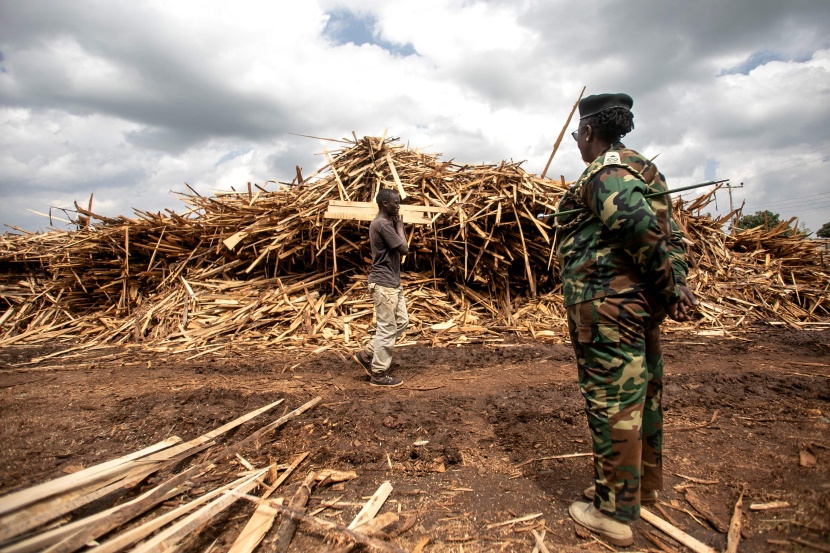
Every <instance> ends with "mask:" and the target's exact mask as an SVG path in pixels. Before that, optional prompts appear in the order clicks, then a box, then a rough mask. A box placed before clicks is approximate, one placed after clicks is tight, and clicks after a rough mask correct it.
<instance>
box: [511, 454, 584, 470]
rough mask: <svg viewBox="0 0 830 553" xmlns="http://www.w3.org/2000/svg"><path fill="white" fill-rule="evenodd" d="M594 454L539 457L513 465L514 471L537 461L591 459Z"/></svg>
mask: <svg viewBox="0 0 830 553" xmlns="http://www.w3.org/2000/svg"><path fill="white" fill-rule="evenodd" d="M591 455H593V453H568V454H567V455H553V456H551V457H537V458H536V459H529V460H527V461H525V462H523V463H519V464H518V465H513V468H514V469H517V468H519V467H523V466H525V465H529V464H530V463H535V462H536V461H549V460H551V459H571V458H574V457H590V456H591Z"/></svg>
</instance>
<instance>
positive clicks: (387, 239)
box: [369, 217, 404, 288]
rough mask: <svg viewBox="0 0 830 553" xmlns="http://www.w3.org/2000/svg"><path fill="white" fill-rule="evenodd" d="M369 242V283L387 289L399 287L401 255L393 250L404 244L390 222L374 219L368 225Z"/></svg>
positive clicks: (380, 218)
mask: <svg viewBox="0 0 830 553" xmlns="http://www.w3.org/2000/svg"><path fill="white" fill-rule="evenodd" d="M369 242H370V243H371V245H372V268H371V269H369V282H370V283H372V282H374V283H375V284H377V285H379V286H385V287H387V288H397V287H399V286H400V285H401V254H400V252H398V251H397V250H396V249H395V248H397V247H398V246H400V245H401V244H403V243H404V240H403V239H402V238H401V237H400V236H398V233H397V232H396V231H395V225H394V224H393V223H392V221H390V220H388V219H385V218H383V217H375V219H374V220H373V221H372V224H370V225H369Z"/></svg>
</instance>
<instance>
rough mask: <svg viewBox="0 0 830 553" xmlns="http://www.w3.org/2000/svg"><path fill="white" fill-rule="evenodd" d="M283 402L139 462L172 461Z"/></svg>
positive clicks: (275, 403)
mask: <svg viewBox="0 0 830 553" xmlns="http://www.w3.org/2000/svg"><path fill="white" fill-rule="evenodd" d="M283 401H285V399H284V398H282V399H278V400H277V401H275V402H273V403H271V404H269V405H266V406H265V407H260V408H259V409H256V410H254V411H251V412H250V413H247V414H245V415H242V416H241V417H239V418H236V419H234V420H232V421H230V422H228V423H226V424H223V425H222V426H220V427H219V428H216V429H214V430H211V431H210V432H208V433H206V434H202V435H201V436H199V437H198V438H194V439H192V440H190V441H187V442H185V443H183V444H180V445H178V446H176V447H171V448H170V449H168V450H167V451H164V452H163V453H162V454H160V455H152V456H149V457H147V458H145V459H142V460H141V461H142V462H148V463H152V462H157V461H167V460H168V459H172V458H173V457H175V456H177V455H180V454H182V453H185V452H187V451H189V450H191V449H193V448H196V447H199V446H201V445H203V444H206V443H208V442H209V441H211V440H212V439H214V438H216V437H217V436H221V435H222V434H224V433H226V432H228V431H229V430H233V429H234V428H236V427H237V426H240V425H241V424H244V423H246V422H248V421H249V420H251V419H253V418H256V417H258V416H259V415H261V414H262V413H264V412H266V411H268V410H270V409H273V408H274V407H276V406H277V405H279V404H280V403H282V402H283Z"/></svg>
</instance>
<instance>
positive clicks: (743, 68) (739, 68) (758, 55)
mask: <svg viewBox="0 0 830 553" xmlns="http://www.w3.org/2000/svg"><path fill="white" fill-rule="evenodd" d="M809 59H810V56H807V57H804V58H803V59H787V58H785V57H784V56H782V55H781V54H777V53H775V52H769V51H765V50H764V51H761V52H753V53H752V54H751V55H750V56H749V57H748V58H746V59H745V60H744V61H742V62H741V63H739V64H738V65H736V66H734V67H731V68H729V69H721V72H720V73H718V77H722V76H724V75H749V72H750V71H752V70H753V69H755V68H756V67H760V66H762V65H766V64H768V63H769V62H771V61H797V62H805V61H807V60H809Z"/></svg>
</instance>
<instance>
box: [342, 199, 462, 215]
mask: <svg viewBox="0 0 830 553" xmlns="http://www.w3.org/2000/svg"><path fill="white" fill-rule="evenodd" d="M333 206H334V207H356V208H363V209H371V210H373V211H374V212H375V213H377V211H378V204H376V203H375V202H347V201H344V200H329V207H333ZM400 210H401V211H412V212H424V213H449V211H450V210H449V208H446V207H439V206H434V205H413V204H401V205H400Z"/></svg>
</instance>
